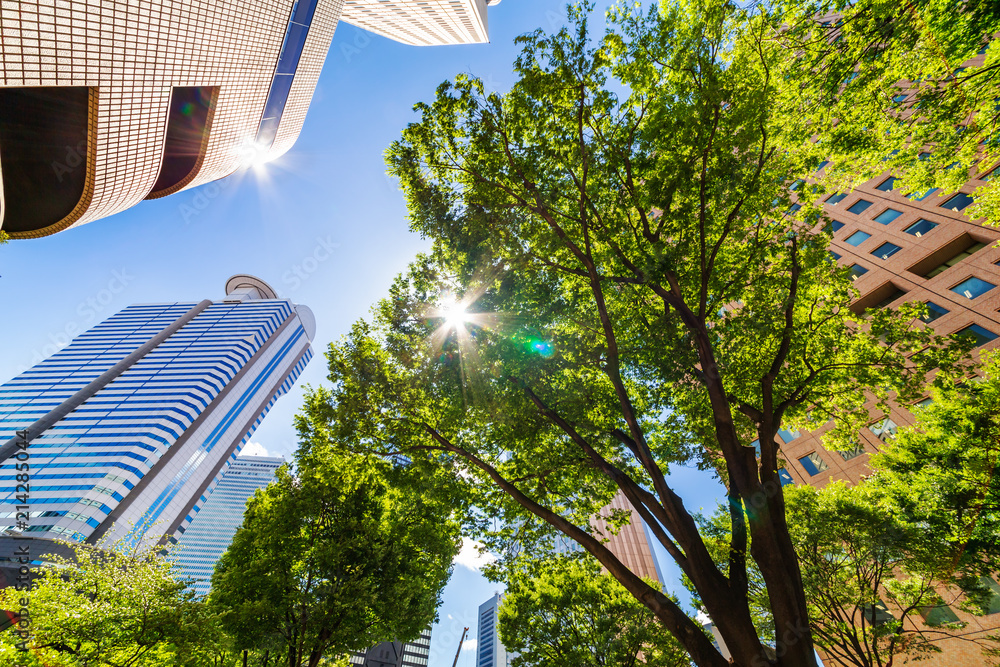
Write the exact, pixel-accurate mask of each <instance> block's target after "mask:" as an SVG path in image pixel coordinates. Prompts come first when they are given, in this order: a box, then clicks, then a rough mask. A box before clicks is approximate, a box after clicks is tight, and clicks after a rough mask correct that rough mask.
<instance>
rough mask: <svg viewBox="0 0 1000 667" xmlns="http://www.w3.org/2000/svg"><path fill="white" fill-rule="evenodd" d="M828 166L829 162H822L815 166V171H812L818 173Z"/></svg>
mask: <svg viewBox="0 0 1000 667" xmlns="http://www.w3.org/2000/svg"><path fill="white" fill-rule="evenodd" d="M828 164H830V161H829V160H823V161H822V162H820V163H819V164H818V165H816V169H815V170H814V171H820V170H821V169H822V168H823V167H825V166H826V165H828Z"/></svg>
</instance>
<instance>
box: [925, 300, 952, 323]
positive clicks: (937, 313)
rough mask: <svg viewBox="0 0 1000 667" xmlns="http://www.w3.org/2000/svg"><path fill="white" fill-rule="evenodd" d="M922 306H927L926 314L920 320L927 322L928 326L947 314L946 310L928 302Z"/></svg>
mask: <svg viewBox="0 0 1000 667" xmlns="http://www.w3.org/2000/svg"><path fill="white" fill-rule="evenodd" d="M924 305H925V306H927V314H926V315H924V316H923V317H921V318H920V319H921V320H923V321H924V322H927V323H928V324H930V323H931V322H933V321H934V320H936V319H938V318H939V317H941V316H942V315H947V314H948V310H947V309H946V308H942V307H941V306H939V305H937V304H936V303H934V302H933V301H928V302H927V303H925V304H924Z"/></svg>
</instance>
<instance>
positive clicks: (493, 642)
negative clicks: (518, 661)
mask: <svg viewBox="0 0 1000 667" xmlns="http://www.w3.org/2000/svg"><path fill="white" fill-rule="evenodd" d="M502 599H503V597H502V596H501V595H500V594H499V593H494V594H493V597H491V598H490V599H489V600H487V601H486V602H484V603H482V604H481V605H479V632H478V634H477V636H476V642H477V643H476V649H477V656H476V667H509V665H510V660H511V658H513V657H514V656H510V655H507V649H506V648H504V645H503V644H502V643H500V633H499V632H497V624H498V623H499V622H500V601H501V600H502Z"/></svg>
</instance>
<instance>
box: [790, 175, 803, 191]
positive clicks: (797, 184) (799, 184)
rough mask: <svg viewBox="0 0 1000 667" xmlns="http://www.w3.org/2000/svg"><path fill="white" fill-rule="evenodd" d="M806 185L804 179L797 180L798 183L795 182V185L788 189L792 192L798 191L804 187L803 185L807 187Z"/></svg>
mask: <svg viewBox="0 0 1000 667" xmlns="http://www.w3.org/2000/svg"><path fill="white" fill-rule="evenodd" d="M805 184H806V182H805V181H803V180H802V179H801V178H800V179H797V180H796V181H795V182H794V183H792V184H791V185H790V186H788V189H789V190H792V191H795V190H798V189H799V188H801V187H802V186H803V185H805Z"/></svg>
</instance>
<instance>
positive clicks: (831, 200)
mask: <svg viewBox="0 0 1000 667" xmlns="http://www.w3.org/2000/svg"><path fill="white" fill-rule="evenodd" d="M846 198H847V195H846V194H841V193H839V192H835V193H834V194H832V195H830V196H829V197H828V198H827V200H826V203H827V204H829V205H830V206H836V205H837V204H839V203H840V202H842V201H843V200H844V199H846Z"/></svg>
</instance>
